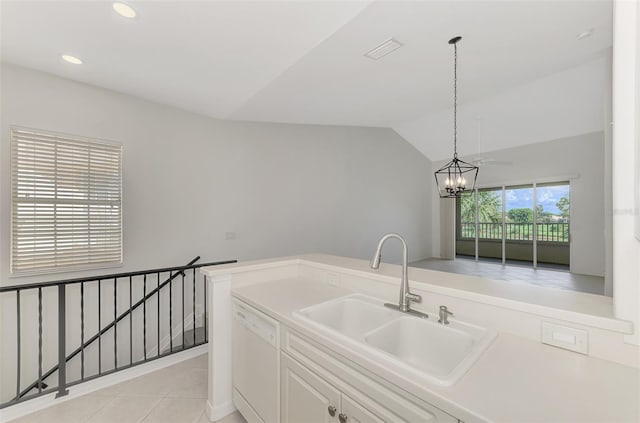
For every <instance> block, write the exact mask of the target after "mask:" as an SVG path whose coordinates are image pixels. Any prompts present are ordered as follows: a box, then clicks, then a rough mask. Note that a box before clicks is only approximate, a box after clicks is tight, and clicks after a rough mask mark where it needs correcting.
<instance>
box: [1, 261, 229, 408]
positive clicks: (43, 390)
mask: <svg viewBox="0 0 640 423" xmlns="http://www.w3.org/2000/svg"><path fill="white" fill-rule="evenodd" d="M199 259H200V257H199V256H198V257H195V258H194V259H192V260H191V261H190V262H189V263H188V264H187V265H186V266H178V267H170V268H163V269H152V270H144V271H137V272H128V273H118V274H111V275H101V276H92V277H89V278H76V279H67V280H61V281H54V282H44V283H33V284H25V285H16V286H6V287H0V294H6V293H11V292H15V301H16V303H15V304H16V331H17V332H16V337H17V339H16V395H15V397H13V398H11V399H10V400H8V401H5V402H3V403H0V408H5V407H8V406H10V405H13V404H16V403H19V402H22V401H26V400H28V399H31V398H35V397H38V396H41V395H45V394H48V393H52V392H56V391H57V394H56V398H57V397H60V396H64V395H66V394H67V393H68V389H67V388H69V387H71V386H74V385H76V384H79V383H82V382H86V381H89V380H92V379H95V378H97V377H100V376H105V375H107V374H111V373H114V372H116V371H120V370H124V369H127V368H130V367H133V366H137V365H139V364H142V363H145V362H148V361H151V360H155V359H157V358H160V357H164V356H166V355H169V354H172V353H175V352H179V351H182V350H185V349H189V348H193V347H195V346H198V345H202V344H204V343H206V342H207V341H208V339H207V327H206V326H207V320H206V318H205V317H206V315H207V302H206V289H207V288H206V278H205V279H204V280H203V288H202V289H203V299H202V304H203V307H204V311H203V313H202V316H203V317H202V319H203V324H204V336H203V337H202V339H201V342H198V341H197V339H196V333H197V332H198V331H197V329H198V328H197V327H196V270H197V269H198V268H200V267H203V266H215V265H222V264H229V263H235V262H236V260H226V261H218V262H212V263H201V264H195V263H196V262H197V261H198V260H199ZM189 271H190V272H189ZM167 273H168V278H166V279H165V280H163V281H162V282H161V275H162V274H167ZM189 273H191V277H192V299H191V300H192V304H191V310H192V316H193V324H192V329H190V330H189V331H193V333H192V334H190V335H191V337H192V339H190V340H187V339H185V337H186V332H188V331H185V329H186V328H185V319H186V315H185V309H186V307H185V306H186V304H185V278H187V274H189ZM149 275H152V276H155V278H152V280H153V279H156V284H155V287H153V288H152V289H151V290H150V291H149V292H147V279H148V278H147V277H148V276H149ZM134 277H142V285H143V287H142V288H143V294H142V298H141V299H139V300H138V301H135V302H133V285H134ZM178 277H180V278H181V284H180V286H181V288H182V289H181V292H182V295H181V299H182V307H181V309H182V344H181V348H179V347H176V348H174V345H173V337H174V335H173V314H174V313H173V281H174V280H175V279H177V278H178ZM122 279H125V280H128V285H129V304H128V308H127V309H126V310H125V311H124V312H122V313H120V314H118V313H117V308H118V293H117V288H118V281H119V280H122ZM103 281H113V321H111V322H110V323H108V324H106V325H105V326H102V303H103V299H102V282H103ZM90 282H92V283H96V282H97V287H98V298H97V313H98V319H97V320H98V322H97V325H98V330H97V333H95V334H94V335H93V336H91V337H90V338H89V339H87V340H85V284H87V283H90ZM78 284H79V285H80V305H79V307H80V345H79V347H77V348H76V349H74V350H73V352H71V353H70V354H68V355H67V354H66V344H67V334H66V329H67V328H66V327H67V286H69V285H78ZM54 287H57V288H58V289H57V291H58V295H57V296H58V298H57V299H58V301H57V303H58V354H57V356H58V359H57V364H55V365H54V366H52V367H51V368H50V369H49V370H47V371H46V372H43V369H42V367H43V289H46V288H54ZM165 287H168V291H169V292H168V297H169V298H168V303H169V307H168V309H167V310H163V311H164V312H165V313H167V314H168V320H169V328H168V336H169V348H168V350H166V352H163V351H161V345H160V341H161V323H160V320H161V308H160V304H161V301H160V294H161V292H162V289H163V288H165ZM30 290H37V298H38V311H37V314H38V319H37V320H38V376H37V379H36V380H35V381H34V382H33V383H31V384H29V385H27V386H26V387H24V388H22V385H21V365H22V351H21V330H22V323H23V322H22V318H23V317H24V316H23V313H21V308H22V307H21V301H22V298H23V297H24V294H23V295H21V294H22V293H24V292H25V291H30ZM154 296H156V302H155V306H156V311H157V338H156V340H157V345H156V349H157V351H156V354H155V355H153V356H149V355H148V351H147V302H149V301H151V300H152V298H153V297H154ZM139 308H142V319H143V322H142V333H141V334H139V335H141V336H142V339H143V342H142V345H143V348H142V349H143V351H142V359H140V360H138V361H135V362H134V357H133V338H134V336H133V332H134V328H133V312H134V311H135V310H136V309H139ZM127 317H129V328H128V329H129V361H128V363H127V364H121V365H120V366H118V335H117V331H118V323H120V322H122V321H123V320H124V319H126V318H127ZM111 330H112V331H113V352H112V353H113V368H112V369H110V370H105V371H103V369H102V337H103V336H104V335H105V334H106V333H107V332H109V331H111ZM96 341H97V343H98V347H97V349H98V351H97V353H98V360H97V361H98V363H97V367H98V369H97V373H95V374H93V375H91V376H87V375H86V374H85V350H86V349H87V348H88V347H89V346H90V345H92V344H94V343H95V342H96ZM188 341H190V342H188ZM125 354H126V353H125ZM78 355H80V377H79V379H77V380H75V381H72V382H68V381H67V363H68V362H69V361H70V360H72V359H73V358H75V357H77V356H78ZM56 372H57V373H58V383H57V386H56V387H53V388H49V387H48V386H47V384H46V383H45V380H46V379H47V378H49V377H51V376H52V375H54V374H55V373H56ZM3 388H4V387H3ZM36 389H37V392H35V393H31V394H30V392H31V391H34V390H36Z"/></svg>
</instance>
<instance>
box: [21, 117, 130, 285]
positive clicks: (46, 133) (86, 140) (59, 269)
mask: <svg viewBox="0 0 640 423" xmlns="http://www.w3.org/2000/svg"><path fill="white" fill-rule="evenodd" d="M16 133H23V134H24V133H27V134H32V135H33V136H38V135H39V136H43V137H48V138H51V139H56V138H59V139H60V140H61V141H64V140H66V141H70V142H73V143H79V144H86V145H88V148H89V149H90V148H91V146H94V147H98V146H99V145H107V146H109V147H116V149H117V151H118V160H117V166H118V176H117V193H118V198H119V201H118V200H116V203H117V204H118V205H119V209H120V210H119V245H117V250H118V251H119V257H118V259H117V260H111V261H97V262H93V263H75V264H65V265H56V264H53V265H51V266H49V267H40V268H36V269H18V270H16V269H15V265H14V260H15V259H16V258H17V256H16V255H15V254H16V253H15V251H14V240H15V237H16V236H17V234H15V233H14V232H15V231H14V224H15V222H14V219H15V216H14V214H15V207H16V204H15V202H16V199H17V198H18V197H17V195H18V193H17V192H16V190H17V187H18V184H17V182H16V181H15V178H16V177H17V175H18V169H17V168H16V167H17V165H18V159H17V158H16V157H15V154H16V152H15V145H14V144H15V143H18V142H19V140H17V139H15V138H16V135H15V134H16ZM9 140H10V163H9V171H10V172H11V177H10V188H9V192H10V196H11V198H10V217H9V226H10V227H9V276H10V277H20V276H30V275H44V274H56V273H68V272H76V271H83V270H97V269H106V268H115V267H121V266H122V265H123V263H124V189H123V178H124V176H123V174H124V168H123V155H124V146H123V145H122V143H119V142H116V141H110V140H104V139H100V138H95V137H86V136H79V135H72V134H67V133H61V132H56V131H50V130H45V129H35V128H28V127H22V126H16V125H11V126H10V127H9ZM53 160H54V161H55V160H56V159H55V158H54V159H53ZM87 163H88V160H87ZM55 175H56V176H57V175H58V173H56V174H55ZM87 179H89V175H88V176H87ZM89 192H91V191H89V190H88V193H89ZM59 200H60V197H57V196H56V197H53V204H59ZM75 201H77V200H74V201H72V203H74V204H81V203H76V202H75ZM94 201H95V200H94ZM35 204H38V203H35ZM39 204H46V203H39ZM86 204H87V206H90V205H92V203H91V200H90V199H89V198H87V200H86ZM94 205H95V204H94ZM94 213H95V212H94ZM90 214H91V211H90V209H89V210H88V211H87V218H86V219H80V221H88V220H89V219H90V218H89V216H90ZM52 221H55V217H53V218H52ZM88 250H89V249H88V247H87V249H85V250H84V251H88ZM53 251H54V253H53V254H54V256H55V253H56V252H57V248H56V249H54V250H53Z"/></svg>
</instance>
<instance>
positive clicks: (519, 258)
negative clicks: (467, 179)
mask: <svg viewBox="0 0 640 423" xmlns="http://www.w3.org/2000/svg"><path fill="white" fill-rule="evenodd" d="M570 190H571V186H570V183H569V182H568V181H561V182H550V183H532V184H526V185H513V186H501V187H492V188H484V189H478V190H476V191H475V192H472V193H469V194H468V195H465V196H462V197H461V198H460V199H459V200H458V201H457V205H456V225H457V226H456V228H457V237H456V254H457V255H459V256H474V257H475V258H476V259H481V258H483V259H488V260H495V259H498V260H501V261H502V263H507V262H509V263H520V264H522V263H529V264H532V265H533V266H534V267H537V266H538V265H544V266H548V267H555V268H564V267H567V266H569V259H570V250H569V249H570V237H569V226H570V204H571V203H570Z"/></svg>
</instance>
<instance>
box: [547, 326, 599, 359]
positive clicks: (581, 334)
mask: <svg viewBox="0 0 640 423" xmlns="http://www.w3.org/2000/svg"><path fill="white" fill-rule="evenodd" d="M542 343H543V344H548V345H553V346H554V347H559V348H564V349H565V350H570V351H575V352H579V353H581V354H587V351H588V346H589V333H588V332H587V331H586V330H582V329H575V328H570V327H567V326H560V325H556V324H554V323H549V322H542Z"/></svg>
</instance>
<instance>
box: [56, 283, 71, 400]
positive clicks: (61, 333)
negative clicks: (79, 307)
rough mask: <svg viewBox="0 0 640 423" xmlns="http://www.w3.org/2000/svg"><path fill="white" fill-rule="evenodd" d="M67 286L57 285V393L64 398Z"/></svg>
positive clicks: (57, 396) (65, 386)
mask: <svg viewBox="0 0 640 423" xmlns="http://www.w3.org/2000/svg"><path fill="white" fill-rule="evenodd" d="M66 289H67V285H64V284H62V285H58V393H57V394H56V398H59V397H62V396H65V395H67V394H68V393H69V391H68V390H67V295H66Z"/></svg>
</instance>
